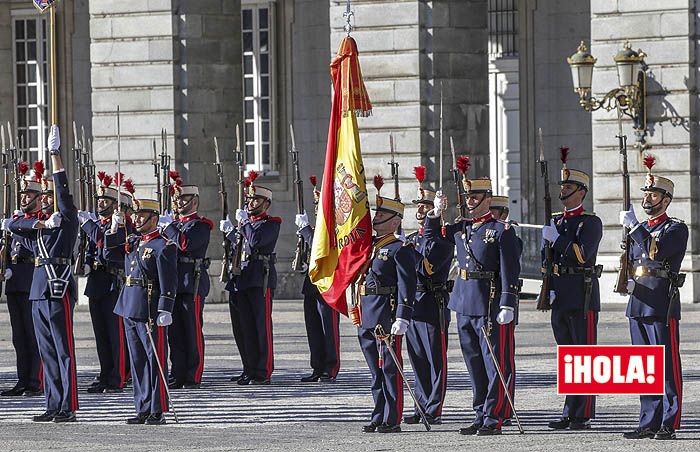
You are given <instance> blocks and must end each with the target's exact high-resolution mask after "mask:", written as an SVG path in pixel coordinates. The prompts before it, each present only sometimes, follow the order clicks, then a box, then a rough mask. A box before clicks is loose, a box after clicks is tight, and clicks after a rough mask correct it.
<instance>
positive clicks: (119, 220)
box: [109, 211, 125, 234]
mask: <svg viewBox="0 0 700 452" xmlns="http://www.w3.org/2000/svg"><path fill="white" fill-rule="evenodd" d="M124 221H125V219H124V213H123V212H120V211H116V212H114V213H113V214H112V224H110V225H109V231H110V232H111V233H112V234H115V233H116V232H117V230H118V229H119V226H121V225H123V224H124Z"/></svg>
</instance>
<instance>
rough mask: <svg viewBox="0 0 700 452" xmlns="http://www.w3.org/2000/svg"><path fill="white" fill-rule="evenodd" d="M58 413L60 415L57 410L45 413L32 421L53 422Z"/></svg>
mask: <svg viewBox="0 0 700 452" xmlns="http://www.w3.org/2000/svg"><path fill="white" fill-rule="evenodd" d="M57 413H58V411H56V410H50V411H45V412H44V413H43V414H40V415H38V416H34V417H33V418H32V421H34V422H51V421H53V418H55V417H56V414H57Z"/></svg>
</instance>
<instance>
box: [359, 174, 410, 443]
mask: <svg viewBox="0 0 700 452" xmlns="http://www.w3.org/2000/svg"><path fill="white" fill-rule="evenodd" d="M375 185H376V184H375ZM374 210H375V212H376V213H375V215H374V219H373V221H372V227H373V229H374V231H375V233H376V235H375V237H374V239H373V246H372V255H371V257H370V259H369V260H368V261H367V264H366V273H364V275H363V281H362V282H361V284H360V295H361V299H360V312H361V325H360V326H359V328H358V330H357V333H358V338H359V341H360V347H361V348H362V353H363V354H364V355H365V360H366V361H367V365H368V366H369V369H370V372H371V373H372V396H373V398H374V411H373V412H372V417H371V421H370V423H369V424H368V425H365V426H364V427H362V431H363V432H365V433H373V432H378V433H397V432H400V431H401V425H400V424H401V416H402V413H403V379H402V378H401V374H400V373H399V371H398V369H397V366H396V363H395V362H394V360H393V358H392V357H391V355H390V353H389V351H388V350H387V349H386V345H385V344H384V342H382V341H381V340H380V339H379V338H377V337H375V328H376V326H377V325H381V326H382V328H383V329H384V331H390V333H391V335H392V336H393V340H394V342H393V347H394V351H395V354H396V356H397V358H398V360H399V365H403V360H402V357H401V342H402V338H403V335H404V334H406V331H407V330H408V326H409V324H410V321H411V317H412V315H413V305H414V301H415V296H416V258H415V251H414V249H413V247H412V246H411V245H410V244H405V243H404V242H403V241H402V240H401V239H400V238H399V237H398V236H397V234H396V233H397V231H398V230H399V229H400V227H401V222H402V220H403V212H404V205H403V204H402V203H401V201H397V200H395V199H390V198H385V197H382V196H380V195H379V194H377V198H376V207H375V209H374Z"/></svg>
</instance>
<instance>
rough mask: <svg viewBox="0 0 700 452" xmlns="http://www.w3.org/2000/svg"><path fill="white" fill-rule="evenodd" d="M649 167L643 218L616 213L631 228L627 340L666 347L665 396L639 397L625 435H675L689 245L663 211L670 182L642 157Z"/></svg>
mask: <svg viewBox="0 0 700 452" xmlns="http://www.w3.org/2000/svg"><path fill="white" fill-rule="evenodd" d="M644 161H645V165H646V166H647V168H648V171H649V172H648V174H647V177H646V182H645V184H644V187H642V191H643V192H644V197H643V200H642V209H644V212H645V213H646V215H647V217H648V219H647V220H646V221H643V222H639V221H638V220H637V216H636V214H635V212H634V209H633V208H630V210H629V211H623V212H620V223H621V224H622V225H623V226H625V227H628V228H630V233H629V236H630V238H631V243H632V248H631V252H630V261H631V263H632V265H633V267H634V273H633V277H632V279H631V280H630V281H629V283H628V285H627V291H628V293H629V295H630V297H629V302H628V304H627V317H628V318H629V323H630V333H631V336H632V344H634V345H663V346H664V348H665V360H666V362H665V365H664V371H665V373H664V379H665V382H664V383H665V384H664V395H642V396H640V400H641V410H640V413H639V427H637V428H636V429H635V430H633V431H631V432H627V433H625V434H624V436H625V438H629V439H639V438H655V439H659V440H670V439H675V438H676V430H677V429H678V428H679V427H680V422H681V406H682V399H683V397H682V394H683V375H682V370H681V357H680V353H679V344H678V342H679V333H678V323H679V321H680V319H681V306H680V294H679V291H678V289H679V288H680V287H681V286H682V285H683V282H684V279H685V275H684V274H682V273H680V269H681V262H682V261H683V256H684V255H685V250H686V246H687V243H688V227H687V226H686V225H685V223H683V222H682V221H681V220H679V219H677V218H673V217H669V216H668V214H667V213H666V210H667V209H668V206H669V205H670V204H671V201H672V199H673V182H672V181H671V180H670V179H667V178H665V177H661V176H657V175H655V174H652V172H651V168H652V167H653V166H654V157H652V156H647V157H645V159H644Z"/></svg>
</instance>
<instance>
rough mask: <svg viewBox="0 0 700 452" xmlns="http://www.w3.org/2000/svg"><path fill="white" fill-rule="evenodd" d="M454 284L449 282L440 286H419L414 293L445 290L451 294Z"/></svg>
mask: <svg viewBox="0 0 700 452" xmlns="http://www.w3.org/2000/svg"><path fill="white" fill-rule="evenodd" d="M454 286H455V282H454V281H452V280H450V281H446V282H444V283H440V284H420V283H418V284H417V285H416V292H434V291H436V290H446V291H448V292H452V289H453V288H454Z"/></svg>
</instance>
